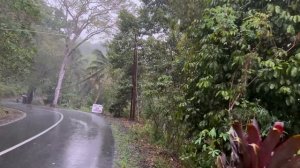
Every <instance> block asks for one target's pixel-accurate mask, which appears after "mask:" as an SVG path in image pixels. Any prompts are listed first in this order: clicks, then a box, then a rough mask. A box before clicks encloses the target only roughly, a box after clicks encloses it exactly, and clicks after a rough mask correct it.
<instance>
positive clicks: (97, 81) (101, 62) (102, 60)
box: [87, 50, 109, 104]
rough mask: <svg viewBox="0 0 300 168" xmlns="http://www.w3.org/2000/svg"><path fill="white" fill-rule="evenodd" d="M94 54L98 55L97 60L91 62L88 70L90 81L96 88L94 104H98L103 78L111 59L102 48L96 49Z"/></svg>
mask: <svg viewBox="0 0 300 168" xmlns="http://www.w3.org/2000/svg"><path fill="white" fill-rule="evenodd" d="M93 54H94V55H95V56H96V60H94V61H92V62H91V64H90V65H89V67H88V68H87V71H88V74H89V83H90V84H91V85H92V87H93V88H95V90H96V98H95V99H94V104H96V103H97V102H98V100H99V98H100V94H101V80H102V79H103V78H104V76H105V73H106V70H107V68H108V66H109V60H108V58H107V57H106V56H105V55H104V54H103V53H102V51H100V50H95V51H94V52H93Z"/></svg>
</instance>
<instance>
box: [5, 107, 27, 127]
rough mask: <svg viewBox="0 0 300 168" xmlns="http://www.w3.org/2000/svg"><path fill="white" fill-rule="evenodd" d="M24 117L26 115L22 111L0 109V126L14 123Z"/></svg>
mask: <svg viewBox="0 0 300 168" xmlns="http://www.w3.org/2000/svg"><path fill="white" fill-rule="evenodd" d="M25 117H26V113H24V112H22V111H19V110H16V109H11V108H6V107H0V126H4V125H8V124H11V123H14V122H16V121H19V120H21V119H23V118H25Z"/></svg>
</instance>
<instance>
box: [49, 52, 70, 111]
mask: <svg viewBox="0 0 300 168" xmlns="http://www.w3.org/2000/svg"><path fill="white" fill-rule="evenodd" d="M68 60H69V48H68V47H66V50H65V54H64V60H63V62H62V64H61V66H60V71H59V74H58V81H57V85H56V88H55V93H54V99H53V102H52V106H54V107H55V106H56V105H57V102H58V99H59V96H60V91H61V87H62V83H63V80H64V77H65V73H66V67H67V64H68Z"/></svg>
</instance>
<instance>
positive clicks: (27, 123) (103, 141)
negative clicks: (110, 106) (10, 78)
mask: <svg viewBox="0 0 300 168" xmlns="http://www.w3.org/2000/svg"><path fill="white" fill-rule="evenodd" d="M2 104H3V105H4V106H6V107H10V108H15V109H18V110H22V111H23V112H25V113H26V114H27V116H26V118H24V119H22V120H19V121H17V122H14V123H12V124H9V125H5V126H1V127H0V167H1V168H111V167H112V165H113V154H114V140H113V136H112V132H111V128H110V126H109V124H107V123H106V122H105V120H104V119H103V118H101V117H99V116H97V115H94V114H90V113H83V112H78V111H75V110H65V109H56V108H48V107H40V106H31V105H23V104H17V103H12V102H5V103H2Z"/></svg>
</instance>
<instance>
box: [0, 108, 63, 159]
mask: <svg viewBox="0 0 300 168" xmlns="http://www.w3.org/2000/svg"><path fill="white" fill-rule="evenodd" d="M57 113H58V114H59V115H60V119H59V120H58V121H57V122H56V123H55V124H54V125H52V126H51V127H49V128H47V129H46V130H44V131H43V132H41V133H39V134H37V135H35V136H33V137H31V138H29V139H27V140H25V141H23V142H21V143H18V144H17V145H14V146H12V147H10V148H8V149H6V150H4V151H1V152H0V156H2V155H4V154H6V153H8V152H10V151H12V150H14V149H16V148H18V147H20V146H22V145H25V144H26V143H28V142H30V141H32V140H34V139H36V138H38V137H40V136H42V135H43V134H45V133H47V132H49V131H50V130H51V129H53V128H54V127H56V126H57V125H58V124H59V123H60V122H61V121H62V120H63V119H64V115H63V114H61V113H59V112H57Z"/></svg>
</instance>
